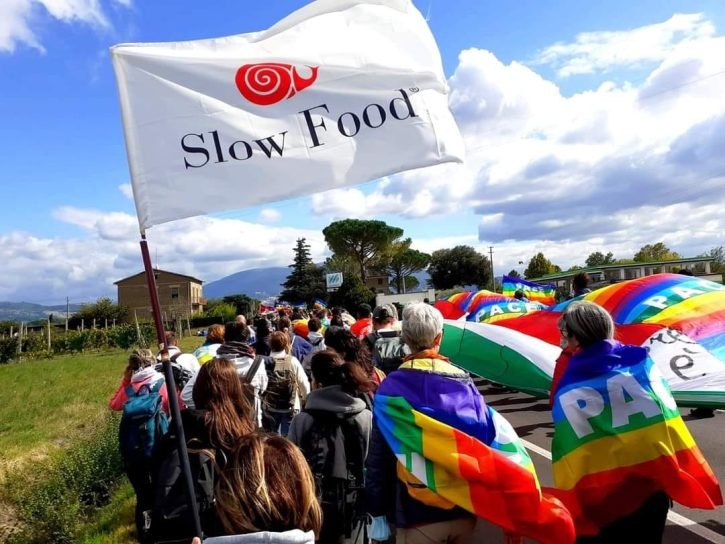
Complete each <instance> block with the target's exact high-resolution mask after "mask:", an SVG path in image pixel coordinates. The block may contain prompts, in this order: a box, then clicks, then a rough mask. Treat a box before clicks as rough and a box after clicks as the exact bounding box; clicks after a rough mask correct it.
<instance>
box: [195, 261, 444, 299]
mask: <svg viewBox="0 0 725 544" xmlns="http://www.w3.org/2000/svg"><path fill="white" fill-rule="evenodd" d="M289 273H290V269H289V268H288V267H286V266H274V267H269V268H253V269H251V270H242V271H241V272H237V273H235V274H231V275H229V276H225V277H223V278H221V279H218V280H216V281H212V282H209V283H208V284H206V285H205V286H204V296H205V297H206V298H222V297H226V296H229V295H237V294H240V293H241V294H244V295H247V296H248V297H252V298H256V299H258V300H262V299H265V298H267V297H273V296H276V295H278V294H279V292H280V291H281V290H282V283H284V281H285V280H286V279H287V276H288V275H289ZM414 275H415V277H416V278H418V281H419V282H420V286H419V287H418V289H417V290H423V289H426V288H427V281H428V279H429V278H430V276H429V275H428V273H427V272H418V273H416V274H414Z"/></svg>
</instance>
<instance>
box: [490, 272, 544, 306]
mask: <svg viewBox="0 0 725 544" xmlns="http://www.w3.org/2000/svg"><path fill="white" fill-rule="evenodd" d="M518 290H521V291H523V292H524V296H525V297H526V298H528V299H529V301H531V302H540V303H541V304H544V305H546V306H551V305H552V304H556V286H554V285H551V284H548V283H547V284H541V283H536V282H533V281H526V280H524V279H521V278H516V277H514V276H504V277H503V279H502V289H501V292H502V293H503V294H504V295H505V296H507V297H512V296H514V293H516V291H518Z"/></svg>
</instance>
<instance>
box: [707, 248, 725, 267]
mask: <svg viewBox="0 0 725 544" xmlns="http://www.w3.org/2000/svg"><path fill="white" fill-rule="evenodd" d="M706 257H710V258H711V259H712V267H711V268H710V269H711V270H712V271H713V272H722V271H724V270H725V246H717V247H714V248H712V249H711V250H710V252H709V253H707V254H706Z"/></svg>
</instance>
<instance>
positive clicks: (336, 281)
mask: <svg viewBox="0 0 725 544" xmlns="http://www.w3.org/2000/svg"><path fill="white" fill-rule="evenodd" d="M325 281H326V283H327V290H328V291H336V290H337V289H339V288H340V286H341V285H342V272H333V273H332V274H327V275H326V277H325Z"/></svg>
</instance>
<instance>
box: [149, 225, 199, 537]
mask: <svg viewBox="0 0 725 544" xmlns="http://www.w3.org/2000/svg"><path fill="white" fill-rule="evenodd" d="M140 243H141V257H142V258H143V266H144V270H145V271H146V284H147V285H148V288H149V298H150V299H151V312H152V314H153V316H154V324H155V325H156V337H157V338H158V341H159V345H160V346H161V347H162V349H163V350H164V351H165V350H166V348H167V346H166V335H165V333H164V325H163V323H162V322H161V305H160V304H159V293H158V291H157V290H156V277H155V276H154V270H153V268H152V266H151V256H150V254H149V246H148V243H147V241H146V231H145V230H142V231H141V242H140ZM161 362H162V365H163V368H164V377H165V378H166V388H167V391H168V395H169V408H170V410H171V424H172V425H173V428H174V430H175V431H176V439H177V447H178V448H179V458H180V459H181V471H182V472H183V474H184V481H185V482H186V497H187V501H188V502H187V504H188V506H189V508H190V509H191V519H192V521H193V522H194V534H195V535H196V536H198V537H199V538H202V537H203V535H202V532H201V521H200V520H199V511H198V509H197V505H196V493H195V492H194V482H193V481H192V478H191V465H190V463H189V452H188V451H187V449H186V436H184V426H183V425H182V424H181V410H180V409H179V397H178V395H177V394H176V383H175V382H174V373H173V371H172V370H171V361H170V359H169V357H168V353H167V354H166V356H163V357H162V358H161Z"/></svg>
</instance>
